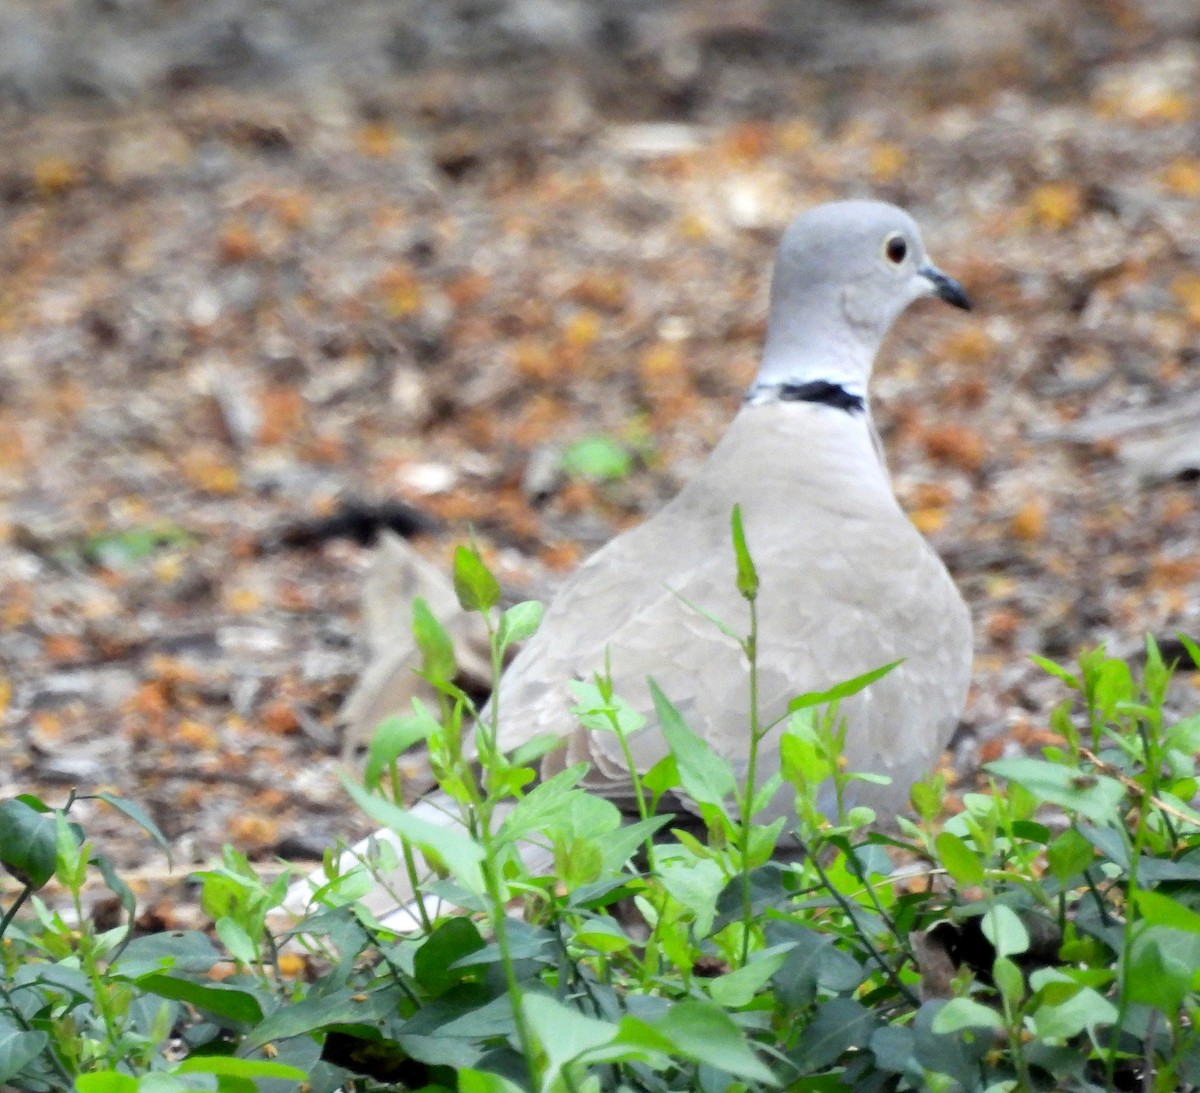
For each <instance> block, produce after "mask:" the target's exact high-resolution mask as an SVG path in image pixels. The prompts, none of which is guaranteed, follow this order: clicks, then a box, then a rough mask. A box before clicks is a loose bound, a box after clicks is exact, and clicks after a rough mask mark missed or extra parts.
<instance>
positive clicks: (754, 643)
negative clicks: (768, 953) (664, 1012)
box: [739, 597, 762, 967]
mask: <svg viewBox="0 0 1200 1093" xmlns="http://www.w3.org/2000/svg"><path fill="white" fill-rule="evenodd" d="M747 602H748V603H749V605H750V633H749V635H748V636H747V638H746V640H745V641H744V642H743V643H742V648H743V650H744V651H745V653H746V658H747V660H749V662H750V754H749V756H748V757H747V759H746V784H745V785H744V786H743V787H742V794H741V798H742V799H741V816H740V817H739V818H740V820H741V831H740V832H739V834H740V836H741V839H740V840H739V841H740V843H741V846H740V847H739V850H740V852H741V867H742V960H741V963H742V966H743V967H744V966H745V965H746V962H747V961H748V960H749V959H750V934H751V932H752V930H753V919H754V905H753V900H752V899H751V895H750V837H751V834H752V831H753V823H754V796H755V791H756V785H755V783H756V781H757V777H758V745H759V742H760V741H761V740H762V733H761V730H760V728H759V720H758V605H757V602H756V601H755V599H754V598H753V597H750V598H749V599H748V600H747Z"/></svg>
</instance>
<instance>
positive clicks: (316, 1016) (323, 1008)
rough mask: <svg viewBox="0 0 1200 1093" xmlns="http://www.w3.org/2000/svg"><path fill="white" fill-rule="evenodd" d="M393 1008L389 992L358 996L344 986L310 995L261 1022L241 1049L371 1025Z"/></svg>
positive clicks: (391, 994) (393, 1001) (394, 999)
mask: <svg viewBox="0 0 1200 1093" xmlns="http://www.w3.org/2000/svg"><path fill="white" fill-rule="evenodd" d="M395 1007H396V995H395V994H394V993H393V992H392V991H375V992H373V993H371V994H360V993H359V992H357V991H354V990H351V989H350V988H349V987H343V988H342V989H341V990H336V991H332V992H330V993H329V994H325V995H317V994H310V995H308V997H306V998H301V999H300V1000H299V1001H298V1002H292V1003H290V1004H289V1005H286V1006H283V1007H281V1008H280V1009H277V1010H276V1011H275V1012H274V1013H272V1014H271V1015H270V1016H268V1017H267V1018H266V1019H264V1020H262V1021H261V1022H260V1024H259V1025H258V1027H257V1028H255V1029H252V1030H251V1031H250V1033H249V1034H248V1035H247V1037H246V1039H245V1040H244V1041H243V1043H242V1048H243V1050H249V1049H250V1048H259V1047H262V1046H263V1044H266V1043H270V1042H271V1041H272V1040H290V1039H291V1038H292V1037H293V1036H305V1035H307V1034H308V1033H311V1032H315V1031H317V1030H318V1029H323V1028H329V1027H330V1026H332V1025H373V1024H375V1022H376V1021H378V1020H379V1019H380V1018H381V1017H385V1016H387V1015H388V1014H389V1013H390V1012H392V1011H393V1010H394V1009H395Z"/></svg>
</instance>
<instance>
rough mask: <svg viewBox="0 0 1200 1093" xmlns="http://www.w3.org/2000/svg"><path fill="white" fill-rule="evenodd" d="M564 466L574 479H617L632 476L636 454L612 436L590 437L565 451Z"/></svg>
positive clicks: (596, 480) (600, 480) (606, 480)
mask: <svg viewBox="0 0 1200 1093" xmlns="http://www.w3.org/2000/svg"><path fill="white" fill-rule="evenodd" d="M561 466H562V469H563V471H565V472H566V473H567V474H568V475H570V476H571V477H572V478H586V479H589V480H590V481H593V482H613V481H617V480H619V479H622V478H628V477H629V474H630V472H631V471H632V470H633V455H632V454H631V453H630V451H629V449H628V448H626V447H625V445H624V444H621V443H620V442H619V441H616V440H613V439H612V437H607V436H586V437H583V438H582V439H580V440H577V441H576V442H575V443H574V444H572V445H571V446H570V447H569V448H567V450H566V451H565V452H563V454H562V461H561Z"/></svg>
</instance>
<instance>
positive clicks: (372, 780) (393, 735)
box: [363, 714, 437, 789]
mask: <svg viewBox="0 0 1200 1093" xmlns="http://www.w3.org/2000/svg"><path fill="white" fill-rule="evenodd" d="M436 728H437V722H436V721H434V720H433V718H431V717H428V716H421V715H419V714H408V715H406V716H404V717H388V718H385V719H384V720H383V721H381V722H380V723H379V725H378V726H377V727H376V729H375V732H374V733H372V734H371V743H370V745H369V746H368V748H367V763H366V769H365V770H364V771H363V782H364V783H365V784H366V786H367V788H368V789H375V788H376V787H377V786H378V785H379V783H380V782H381V781H382V779H383V776H384V774H385V773H386V772H387V771H388V769H389V768H390V767H391V765H392V764H393V763H394V762H395V761H396V760H397V759H399V758H400V756H401V755H403V754H404V753H405V752H406V751H408V749H409V748H411V747H412V746H413V745H414V744H419V743H421V742H422V741H424V740H427V739H428V738H429V734H430V732H432V731H433V730H434V729H436Z"/></svg>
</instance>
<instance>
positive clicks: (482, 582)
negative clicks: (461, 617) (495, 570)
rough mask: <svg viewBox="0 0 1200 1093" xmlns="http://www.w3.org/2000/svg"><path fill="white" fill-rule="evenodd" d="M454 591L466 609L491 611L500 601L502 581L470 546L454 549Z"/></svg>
mask: <svg viewBox="0 0 1200 1093" xmlns="http://www.w3.org/2000/svg"><path fill="white" fill-rule="evenodd" d="M454 591H455V593H456V594H457V596H458V602H459V603H460V604H461V605H462V608H463V610H464V611H490V610H491V609H492V608H493V607H495V606H496V604H498V603H499V602H500V582H499V581H497V580H496V578H495V577H494V576H493V575H492V571H491V570H490V569H488V567H487V566H486V565H484V563H483V559H482V558H481V557H479V554H478V552H476V551H474V550H472V549H471V548H470V547H465V546H459V547H456V548H455V550H454Z"/></svg>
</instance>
